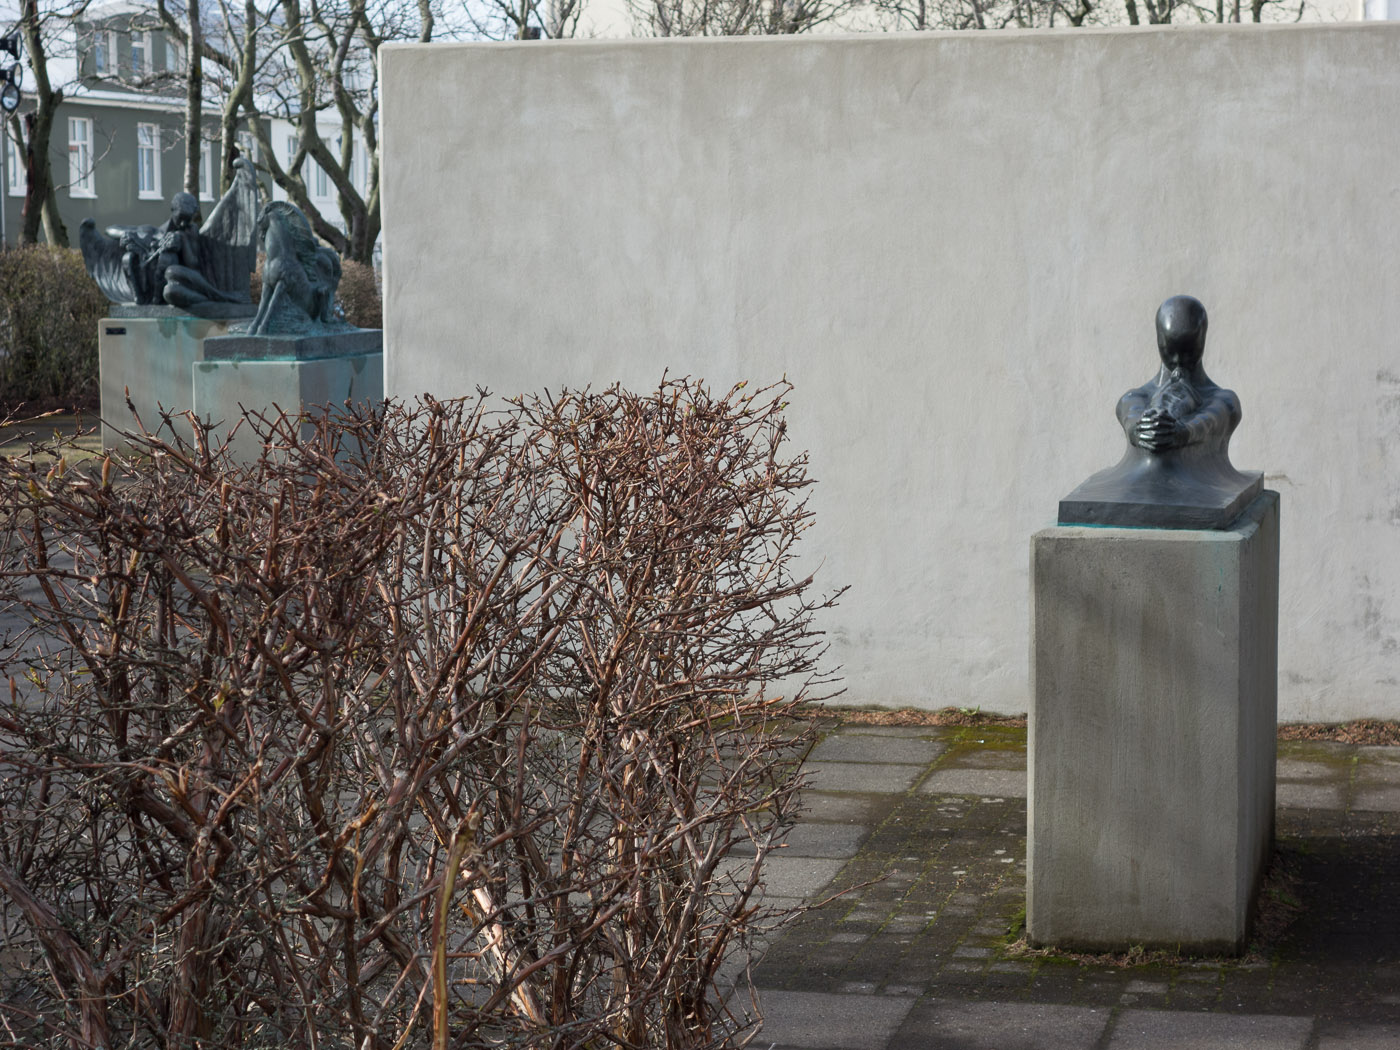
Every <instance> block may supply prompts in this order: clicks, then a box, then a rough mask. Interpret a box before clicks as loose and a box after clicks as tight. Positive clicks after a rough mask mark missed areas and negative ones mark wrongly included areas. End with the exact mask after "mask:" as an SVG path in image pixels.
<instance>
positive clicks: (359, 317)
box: [335, 259, 384, 328]
mask: <svg viewBox="0 0 1400 1050" xmlns="http://www.w3.org/2000/svg"><path fill="white" fill-rule="evenodd" d="M340 266H341V270H340V287H339V289H338V290H337V291H336V296H335V297H336V301H337V302H338V303H339V304H340V308H341V309H342V310H344V311H345V319H346V320H347V321H349V322H350V323H351V324H353V325H355V326H357V327H359V328H383V327H384V304H383V301H382V300H381V298H380V294H379V280H378V278H377V277H376V276H375V273H374V267H373V266H369V265H366V264H365V263H361V262H355V260H353V259H345V260H342V262H341V264H340Z"/></svg>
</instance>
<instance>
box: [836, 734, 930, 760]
mask: <svg viewBox="0 0 1400 1050" xmlns="http://www.w3.org/2000/svg"><path fill="white" fill-rule="evenodd" d="M946 750H947V745H946V744H944V743H943V742H941V741H938V740H923V739H921V738H919V737H887V736H860V735H857V734H854V733H833V734H831V735H830V736H828V737H827V738H826V739H825V740H823V741H822V742H821V743H820V744H818V745H817V746H816V747H814V748H813V749H812V754H811V756H810V757H809V758H808V761H809V762H822V761H826V762H880V763H900V762H909V763H923V764H925V765H926V764H928V763H929V762H932V761H933V760H934V759H935V758H937V757H938V756H939V755H941V754H943V752H944V751H946Z"/></svg>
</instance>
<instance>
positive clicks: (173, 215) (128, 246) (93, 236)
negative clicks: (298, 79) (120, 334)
mask: <svg viewBox="0 0 1400 1050" xmlns="http://www.w3.org/2000/svg"><path fill="white" fill-rule="evenodd" d="M233 165H234V176H233V184H232V185H231V186H230V187H229V190H228V192H227V193H225V194H224V196H223V198H222V199H221V200H220V201H219V203H218V204H217V205H216V206H215V207H214V210H213V212H211V213H210V215H209V219H208V221H206V222H205V223H204V224H203V225H202V226H198V227H197V226H196V224H197V223H198V220H199V202H198V201H197V200H195V198H194V197H193V196H192V195H190V194H188V193H177V194H175V196H174V197H173V198H171V201H170V218H169V219H168V220H166V221H165V222H164V223H162V224H161V225H160V226H149V225H144V226H111V227H108V229H107V231H106V233H102V232H99V231H98V229H97V224H96V223H95V222H93V220H92V219H84V220H83V224H82V227H81V228H80V230H79V242H80V243H81V245H82V249H83V262H84V264H85V265H86V266H87V271H88V273H89V274H90V275H91V276H92V278H93V280H95V281H96V282H97V286H98V287H99V288H101V289H102V292H103V294H104V295H106V296H107V298H108V299H110V300H112V302H114V303H131V304H136V305H140V306H160V305H169V306H176V307H179V308H181V309H184V310H189V311H192V312H196V313H197V312H199V311H200V309H201V308H202V307H204V306H205V305H206V304H210V303H233V304H250V303H251V301H252V300H251V297H250V295H249V288H248V279H249V277H250V275H251V274H252V272H253V267H254V266H255V265H256V263H257V250H258V249H257V241H256V237H255V225H256V221H257V212H258V197H257V180H256V178H255V176H254V174H253V166H252V165H251V164H250V163H248V161H246V160H243V159H241V158H240V159H239V160H235V161H234V162H233Z"/></svg>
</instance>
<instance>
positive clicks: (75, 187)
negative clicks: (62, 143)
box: [68, 117, 97, 198]
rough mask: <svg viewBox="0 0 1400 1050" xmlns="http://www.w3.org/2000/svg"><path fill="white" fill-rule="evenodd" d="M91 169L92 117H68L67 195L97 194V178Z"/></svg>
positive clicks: (89, 195) (94, 195)
mask: <svg viewBox="0 0 1400 1050" xmlns="http://www.w3.org/2000/svg"><path fill="white" fill-rule="evenodd" d="M92 169H93V161H92V118H91V117H69V118H68V196H70V197H80V198H92V197H96V196H97V180H96V179H95V178H94V177H93V170H92Z"/></svg>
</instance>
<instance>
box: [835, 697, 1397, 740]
mask: <svg viewBox="0 0 1400 1050" xmlns="http://www.w3.org/2000/svg"><path fill="white" fill-rule="evenodd" d="M820 714H821V716H822V717H825V718H832V719H835V720H836V721H837V722H840V723H841V724H843V725H858V726H1011V727H1015V728H1020V729H1024V728H1025V726H1026V716H1025V715H998V714H991V713H988V712H985V711H982V710H980V709H978V708H970V707H942V708H939V709H938V710H936V711H928V710H923V709H920V708H916V707H900V708H895V709H893V710H892V709H890V708H883V707H872V706H865V707H823V708H821V709H820ZM1278 738H1279V739H1280V740H1331V741H1335V742H1337V743H1340V744H1364V745H1368V746H1383V747H1400V722H1390V721H1384V720H1382V719H1379V718H1358V719H1354V720H1353V721H1350V722H1288V723H1285V724H1283V725H1281V726H1279V727H1278Z"/></svg>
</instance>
